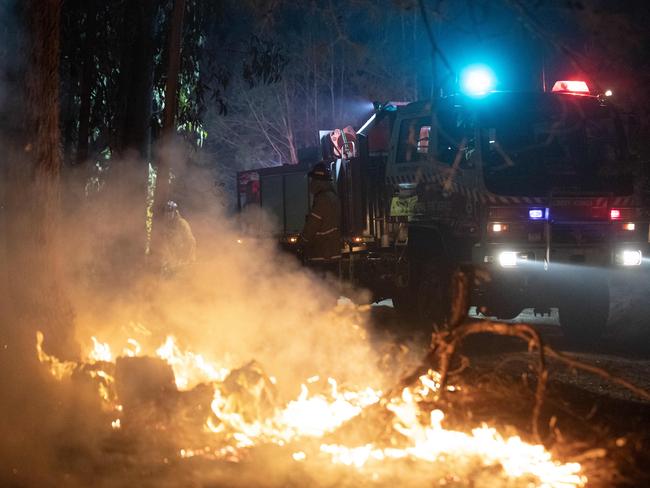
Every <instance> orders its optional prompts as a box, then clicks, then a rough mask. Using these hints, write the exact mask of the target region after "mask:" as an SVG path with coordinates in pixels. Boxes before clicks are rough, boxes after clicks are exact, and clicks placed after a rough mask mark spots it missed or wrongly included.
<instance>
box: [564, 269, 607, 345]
mask: <svg viewBox="0 0 650 488" xmlns="http://www.w3.org/2000/svg"><path fill="white" fill-rule="evenodd" d="M559 313H560V325H561V326H562V333H563V334H564V337H565V338H566V340H567V342H568V343H569V344H570V345H572V346H578V347H580V346H593V345H595V344H596V343H598V341H599V340H600V339H601V338H602V336H603V335H604V333H605V329H606V327H607V320H608V318H609V284H608V283H607V279H606V277H601V276H599V277H592V279H581V280H575V281H574V282H573V283H572V286H571V287H569V288H567V289H565V290H564V293H563V298H562V299H561V301H560V306H559Z"/></svg>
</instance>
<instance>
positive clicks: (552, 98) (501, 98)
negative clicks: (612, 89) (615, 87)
mask: <svg viewBox="0 0 650 488" xmlns="http://www.w3.org/2000/svg"><path fill="white" fill-rule="evenodd" d="M569 100H570V101H571V103H575V104H579V105H580V106H583V107H585V108H589V107H594V108H595V107H602V106H604V105H606V102H604V101H603V100H602V99H600V98H599V97H597V96H594V95H586V94H576V93H566V92H514V91H502V92H491V93H488V94H486V95H485V96H482V97H469V96H466V95H451V96H448V97H445V98H441V99H439V100H437V101H436V104H437V105H438V107H439V109H443V110H444V109H445V108H447V109H450V108H454V107H456V108H458V107H466V108H468V109H474V110H479V111H480V110H482V109H493V108H501V109H505V108H507V107H508V106H512V107H514V108H516V109H521V108H522V107H531V106H532V107H536V108H538V109H541V108H543V107H552V106H555V105H556V104H557V102H558V101H569ZM430 106H431V100H420V101H417V102H413V103H409V104H408V105H406V106H402V107H398V112H399V113H400V114H401V115H409V114H413V115H416V114H421V113H423V112H428V111H429V110H430Z"/></svg>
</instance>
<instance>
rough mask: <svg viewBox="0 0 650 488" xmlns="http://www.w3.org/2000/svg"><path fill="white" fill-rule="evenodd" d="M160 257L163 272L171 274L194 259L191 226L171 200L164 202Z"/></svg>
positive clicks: (194, 250) (194, 249) (194, 241)
mask: <svg viewBox="0 0 650 488" xmlns="http://www.w3.org/2000/svg"><path fill="white" fill-rule="evenodd" d="M161 258H162V272H163V274H173V273H174V272H175V271H177V270H178V269H180V268H182V267H184V266H186V265H188V264H191V263H193V262H194V260H195V259H196V239H195V238H194V234H193V233H192V228H191V227H190V224H189V222H188V221H187V220H185V219H184V218H183V217H182V216H181V214H180V212H179V211H178V205H177V204H176V202H173V201H169V202H167V203H166V204H165V212H164V224H163V239H162V246H161Z"/></svg>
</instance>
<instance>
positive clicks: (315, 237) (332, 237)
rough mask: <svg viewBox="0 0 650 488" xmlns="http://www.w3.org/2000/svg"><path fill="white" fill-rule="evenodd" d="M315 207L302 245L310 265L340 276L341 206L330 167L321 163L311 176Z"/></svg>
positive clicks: (310, 184)
mask: <svg viewBox="0 0 650 488" xmlns="http://www.w3.org/2000/svg"><path fill="white" fill-rule="evenodd" d="M308 176H309V193H310V194H311V195H312V197H313V202H312V206H311V209H310V212H309V214H308V215H307V217H306V219H305V227H304V228H303V230H302V233H301V234H300V239H299V244H300V249H301V251H302V254H303V257H304V259H305V262H306V264H307V265H308V266H310V267H312V268H315V269H318V270H320V271H322V272H331V273H335V274H337V275H338V269H339V262H340V260H341V230H340V221H341V204H340V202H339V197H338V195H337V194H336V191H335V189H334V185H333V183H332V175H331V172H330V168H329V164H326V163H323V162H319V163H316V164H315V165H314V167H313V168H312V170H311V171H310V172H309V173H308Z"/></svg>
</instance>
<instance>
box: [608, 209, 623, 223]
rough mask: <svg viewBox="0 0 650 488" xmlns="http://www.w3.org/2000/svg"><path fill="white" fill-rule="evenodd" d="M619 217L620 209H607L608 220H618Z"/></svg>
mask: <svg viewBox="0 0 650 488" xmlns="http://www.w3.org/2000/svg"><path fill="white" fill-rule="evenodd" d="M620 218H621V211H620V209H618V208H613V209H611V210H610V211H609V219H610V220H619V219H620Z"/></svg>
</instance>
